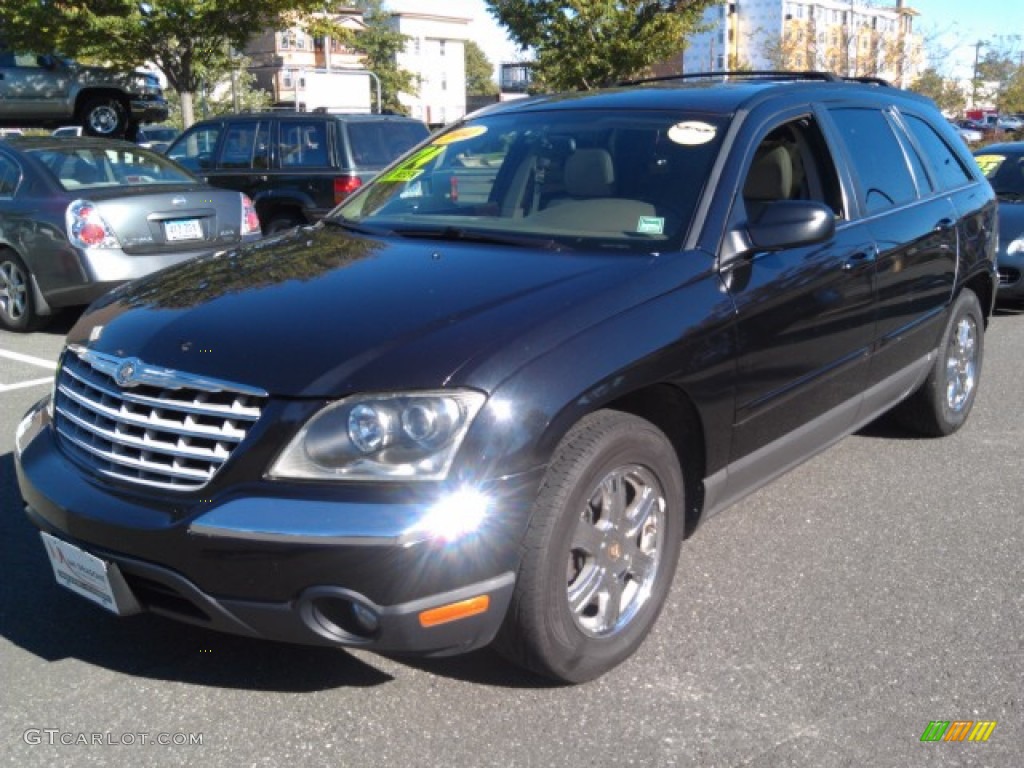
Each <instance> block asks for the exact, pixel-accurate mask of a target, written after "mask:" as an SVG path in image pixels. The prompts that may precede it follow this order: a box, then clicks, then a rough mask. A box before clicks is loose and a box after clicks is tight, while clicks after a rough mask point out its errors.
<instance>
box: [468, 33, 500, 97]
mask: <svg viewBox="0 0 1024 768" xmlns="http://www.w3.org/2000/svg"><path fill="white" fill-rule="evenodd" d="M465 51H466V94H467V95H468V96H493V95H494V94H496V93H497V92H498V84H497V83H496V82H494V65H493V64H492V63H491V60H490V59H488V58H487V54H486V53H484V50H483V48H481V47H480V46H479V45H477V44H476V43H474V42H473V41H472V40H467V41H466V47H465Z"/></svg>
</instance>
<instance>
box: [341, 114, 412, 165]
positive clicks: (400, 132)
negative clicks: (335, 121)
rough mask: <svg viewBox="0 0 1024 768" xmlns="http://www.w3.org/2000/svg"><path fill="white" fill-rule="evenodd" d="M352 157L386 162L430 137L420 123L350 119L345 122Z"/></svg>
mask: <svg viewBox="0 0 1024 768" xmlns="http://www.w3.org/2000/svg"><path fill="white" fill-rule="evenodd" d="M346 129H347V131H348V140H349V145H350V148H351V151H352V160H353V161H354V162H355V163H356V165H364V166H371V167H372V166H376V167H381V166H385V165H387V164H388V163H390V162H391V161H392V160H394V159H395V158H396V157H398V156H399V155H400V154H402V153H403V152H405V150H407V149H409V148H410V147H413V146H415V145H416V144H418V143H419V142H420V141H422V140H423V139H425V138H426V137H427V133H428V131H427V128H426V126H424V125H420V124H419V123H415V122H409V123H398V122H390V121H387V122H386V121H380V122H372V121H367V122H350V123H348V124H347V125H346Z"/></svg>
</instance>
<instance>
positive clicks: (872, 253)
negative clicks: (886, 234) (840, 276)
mask: <svg viewBox="0 0 1024 768" xmlns="http://www.w3.org/2000/svg"><path fill="white" fill-rule="evenodd" d="M877 255H878V252H877V251H876V250H875V249H874V248H872V249H871V250H868V251H857V252H856V253H854V254H851V255H849V256H847V257H846V259H844V260H843V271H844V272H853V271H854V270H855V269H860V268H861V267H864V266H867V265H868V264H872V263H874V261H875V258H876V257H877Z"/></svg>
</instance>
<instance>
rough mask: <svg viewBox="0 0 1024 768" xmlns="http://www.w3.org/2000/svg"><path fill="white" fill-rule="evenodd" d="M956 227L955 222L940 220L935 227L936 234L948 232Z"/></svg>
mask: <svg viewBox="0 0 1024 768" xmlns="http://www.w3.org/2000/svg"><path fill="white" fill-rule="evenodd" d="M955 226H956V222H954V221H953V220H952V219H940V220H939V221H938V223H937V224H936V225H935V231H936V232H949V231H950V230H952V229H953V227H955Z"/></svg>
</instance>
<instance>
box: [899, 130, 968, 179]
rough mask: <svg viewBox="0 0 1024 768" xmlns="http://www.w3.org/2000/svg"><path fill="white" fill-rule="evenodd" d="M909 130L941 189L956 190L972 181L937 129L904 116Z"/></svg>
mask: <svg viewBox="0 0 1024 768" xmlns="http://www.w3.org/2000/svg"><path fill="white" fill-rule="evenodd" d="M904 118H905V119H906V121H907V128H909V129H910V132H911V133H912V134H913V135H914V138H915V139H916V140H917V143H918V144H920V145H921V150H922V151H923V152H924V155H925V158H927V163H928V165H929V166H931V168H932V170H933V171H934V174H935V179H936V182H937V183H938V185H939V188H940V189H956V188H957V187H962V186H963V185H964V184H967V183H968V182H969V181H970V180H971V175H970V174H969V173H968V172H967V170H966V169H965V168H964V167H963V165H962V164H961V163H960V159H959V158H958V157H957V156H956V153H955V152H954V151H953V150H952V149H950V148H949V145H948V144H946V142H945V141H943V140H942V137H941V136H939V135H938V134H937V133H936V132H935V129H933V128H932V127H931V126H930V125H928V123H926V122H925V121H924V120H922V119H921V118H919V117H914V115H904Z"/></svg>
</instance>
